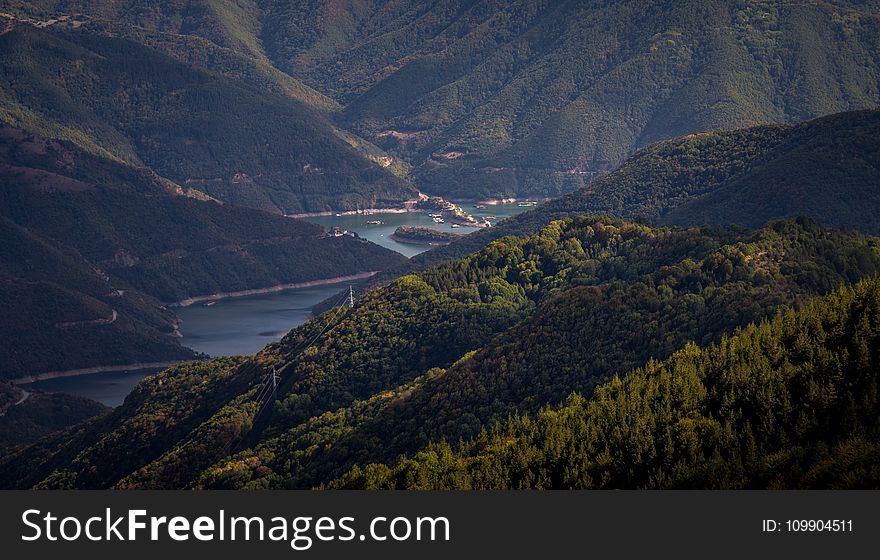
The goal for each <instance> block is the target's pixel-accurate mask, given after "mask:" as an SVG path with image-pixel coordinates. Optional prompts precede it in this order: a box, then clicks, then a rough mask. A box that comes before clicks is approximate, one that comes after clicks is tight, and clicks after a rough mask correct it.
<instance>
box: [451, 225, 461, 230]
mask: <svg viewBox="0 0 880 560" xmlns="http://www.w3.org/2000/svg"><path fill="white" fill-rule="evenodd" d="M460 227H461V226H460V225H458V224H452V229H455V228H460Z"/></svg>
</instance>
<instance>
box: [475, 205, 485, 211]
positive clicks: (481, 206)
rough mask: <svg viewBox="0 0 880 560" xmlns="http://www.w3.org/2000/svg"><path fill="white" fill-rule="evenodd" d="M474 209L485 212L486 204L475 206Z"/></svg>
mask: <svg viewBox="0 0 880 560" xmlns="http://www.w3.org/2000/svg"><path fill="white" fill-rule="evenodd" d="M474 208H476V209H477V210H485V209H486V205H485V204H474Z"/></svg>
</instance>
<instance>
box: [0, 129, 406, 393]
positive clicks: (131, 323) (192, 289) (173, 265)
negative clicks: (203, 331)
mask: <svg viewBox="0 0 880 560" xmlns="http://www.w3.org/2000/svg"><path fill="white" fill-rule="evenodd" d="M0 184H2V189H0V225H2V228H3V230H4V232H5V234H4V243H3V246H2V253H0V257H2V263H0V264H2V266H0V277H2V278H3V280H4V282H5V284H6V286H7V288H6V289H4V290H3V292H2V293H3V300H4V301H3V304H4V306H5V309H7V310H9V313H6V314H4V315H3V319H2V320H0V323H2V325H0V328H2V332H3V333H4V335H5V336H7V337H9V339H15V340H16V341H17V343H16V344H14V345H4V346H3V351H2V352H0V372H3V373H2V376H3V377H19V376H24V375H28V374H34V373H40V372H43V371H54V370H59V369H71V368H79V367H91V366H96V365H110V364H127V363H133V362H155V361H164V360H168V359H180V358H189V357H192V356H193V353H192V352H190V351H189V350H186V349H184V348H182V347H180V345H179V344H178V342H177V341H176V340H175V339H173V338H172V337H171V336H169V335H170V334H171V333H172V332H173V330H174V323H175V318H174V315H173V314H171V313H170V312H169V311H166V310H164V309H163V308H161V307H160V301H163V302H175V301H178V300H181V299H184V298H187V297H191V296H197V295H207V294H212V293H217V292H227V291H238V290H246V289H254V288H263V287H268V286H273V285H277V284H282V283H294V282H304V281H310V280H319V279H327V278H334V277H337V276H344V275H351V274H357V273H362V272H368V271H373V270H379V269H383V268H387V267H390V266H392V265H395V264H399V263H400V262H401V261H403V260H404V259H403V257H402V256H400V255H399V254H397V253H394V252H393V251H389V250H387V249H384V248H381V247H379V246H376V245H373V244H371V243H367V242H364V241H361V240H357V239H354V238H351V237H348V236H345V237H341V238H328V237H323V230H322V228H320V227H318V226H315V225H313V224H309V223H306V222H302V221H300V220H292V219H290V218H284V217H281V216H277V215H272V214H267V213H265V212H261V211H258V210H252V209H247V208H240V207H236V206H232V205H224V204H220V203H217V202H211V201H202V200H196V199H194V198H191V197H188V196H184V195H183V194H182V190H181V189H180V187H178V186H177V185H175V184H173V183H170V182H169V181H167V180H164V179H162V178H161V177H159V176H157V175H155V174H154V173H152V172H151V171H149V170H147V169H142V168H134V167H131V166H128V165H125V164H122V163H119V162H116V161H113V160H109V159H106V158H102V157H100V156H96V155H93V154H90V153H88V152H85V151H83V150H80V149H79V148H78V147H76V146H75V145H73V144H72V143H70V142H64V141H56V140H48V139H45V138H41V137H39V136H36V135H33V134H30V133H27V132H24V131H22V130H20V129H16V128H12V127H9V126H6V125H0ZM110 319H112V321H111V320H110ZM59 325H61V326H59ZM65 325H68V326H65Z"/></svg>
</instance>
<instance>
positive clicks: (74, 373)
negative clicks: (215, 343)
mask: <svg viewBox="0 0 880 560" xmlns="http://www.w3.org/2000/svg"><path fill="white" fill-rule="evenodd" d="M193 361H198V360H171V361H166V362H137V363H134V364H123V365H118V366H93V367H87V368H79V369H67V370H60V371H47V372H43V373H35V374H33V375H27V376H24V377H17V378H15V379H9V380H8V381H9V383H12V384H13V385H28V384H30V383H36V382H37V381H46V380H47V379H60V378H62V377H79V376H81V375H97V374H100V373H116V372H120V371H140V370H144V369H165V368H168V367H171V366H173V365H177V364H182V363H184V362H193Z"/></svg>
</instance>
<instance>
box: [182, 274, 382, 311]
mask: <svg viewBox="0 0 880 560" xmlns="http://www.w3.org/2000/svg"><path fill="white" fill-rule="evenodd" d="M378 273H379V271H378V270H372V271H369V272H359V273H357V274H349V275H347V276H336V277H334V278H324V279H320V280H308V281H306V282H292V283H287V284H275V285H274V286H267V287H265V288H254V289H251V290H240V291H236V292H217V293H215V294H209V295H204V296H193V297H191V298H186V299H182V300H180V301H177V302H174V303H170V304H167V305H168V307H189V306H190V305H193V304H195V303H201V302H206V301H219V300H221V299H228V298H236V297H247V296H255V295H259V294H271V293H275V292H283V291H285V290H295V289H297V288H312V287H314V286H326V285H328V284H342V283H343V282H349V281H354V280H364V279H366V278H372V277H373V276H375V275H376V274H378Z"/></svg>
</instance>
